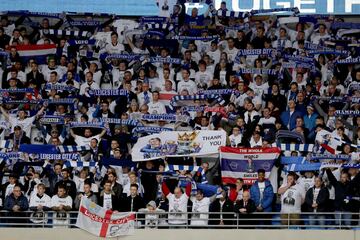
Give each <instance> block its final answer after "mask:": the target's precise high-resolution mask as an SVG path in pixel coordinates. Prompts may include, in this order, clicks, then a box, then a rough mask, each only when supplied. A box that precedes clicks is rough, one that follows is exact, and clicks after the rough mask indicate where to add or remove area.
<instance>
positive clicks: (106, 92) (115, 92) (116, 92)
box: [89, 89, 129, 96]
mask: <svg viewBox="0 0 360 240" xmlns="http://www.w3.org/2000/svg"><path fill="white" fill-rule="evenodd" d="M89 95H90V96H127V95H129V92H128V90H124V89H95V90H89Z"/></svg>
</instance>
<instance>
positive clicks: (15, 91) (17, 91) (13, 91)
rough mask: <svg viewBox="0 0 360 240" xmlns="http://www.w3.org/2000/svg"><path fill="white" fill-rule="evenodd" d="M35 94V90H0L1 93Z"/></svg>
mask: <svg viewBox="0 0 360 240" xmlns="http://www.w3.org/2000/svg"><path fill="white" fill-rule="evenodd" d="M6 92H7V93H34V89H33V88H17V89H0V93H6Z"/></svg>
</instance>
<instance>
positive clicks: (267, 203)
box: [250, 180, 274, 212]
mask: <svg viewBox="0 0 360 240" xmlns="http://www.w3.org/2000/svg"><path fill="white" fill-rule="evenodd" d="M250 196H251V199H252V200H254V202H255V206H256V207H258V206H259V205H260V204H261V206H262V208H263V209H264V212H271V211H272V201H273V199H274V191H273V187H272V185H271V183H270V181H269V180H265V189H264V193H263V199H262V200H261V202H260V189H259V185H258V181H256V182H255V183H254V184H253V185H252V186H251V188H250Z"/></svg>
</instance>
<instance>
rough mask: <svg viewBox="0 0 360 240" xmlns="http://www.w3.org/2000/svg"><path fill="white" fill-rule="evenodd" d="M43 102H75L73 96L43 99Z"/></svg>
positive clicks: (70, 103) (71, 103)
mask: <svg viewBox="0 0 360 240" xmlns="http://www.w3.org/2000/svg"><path fill="white" fill-rule="evenodd" d="M41 102H43V103H47V104H69V105H73V104H74V103H75V98H53V99H43V100H41Z"/></svg>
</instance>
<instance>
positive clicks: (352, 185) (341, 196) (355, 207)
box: [326, 169, 360, 212]
mask: <svg viewBox="0 0 360 240" xmlns="http://www.w3.org/2000/svg"><path fill="white" fill-rule="evenodd" d="M326 174H327V176H328V178H329V181H330V183H331V185H333V186H334V188H335V201H334V207H335V210H336V211H347V212H358V211H359V201H357V200H349V201H345V199H346V198H347V197H351V196H356V195H357V194H359V193H358V191H359V184H360V174H357V175H356V176H355V178H354V179H353V180H351V181H348V182H346V183H342V182H340V181H337V180H336V178H335V176H334V174H333V173H332V172H331V170H330V169H326Z"/></svg>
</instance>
